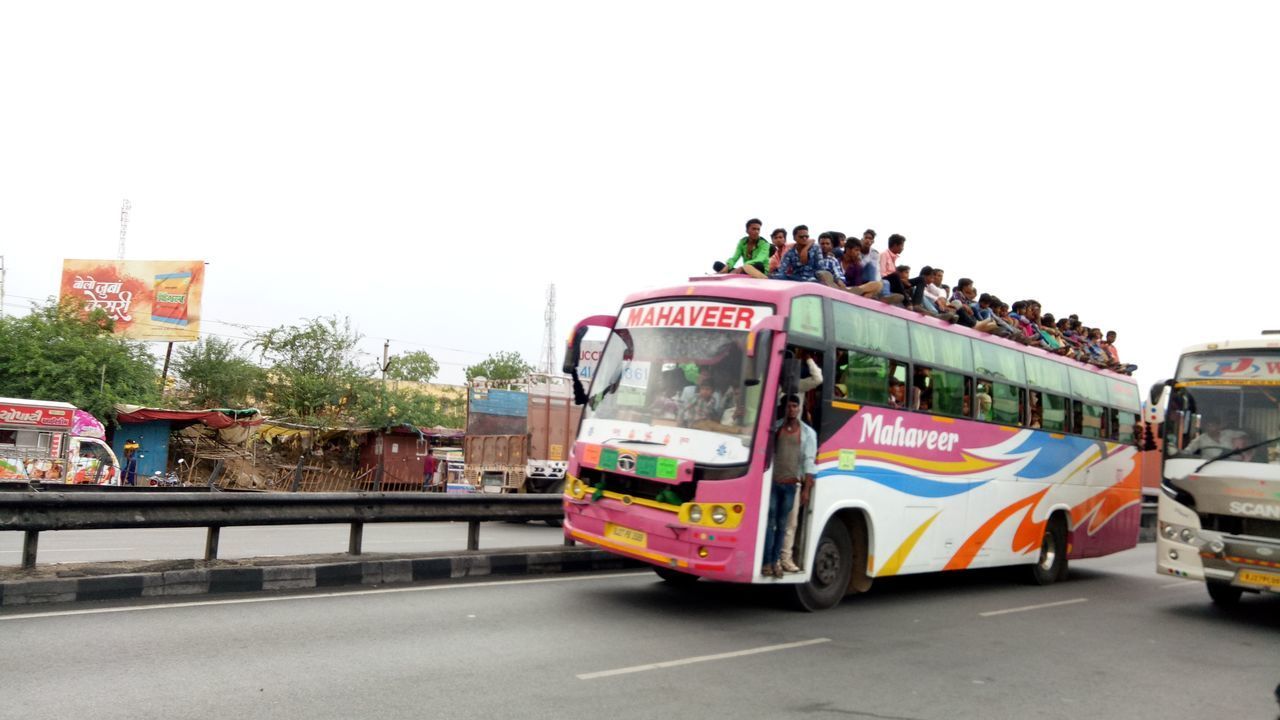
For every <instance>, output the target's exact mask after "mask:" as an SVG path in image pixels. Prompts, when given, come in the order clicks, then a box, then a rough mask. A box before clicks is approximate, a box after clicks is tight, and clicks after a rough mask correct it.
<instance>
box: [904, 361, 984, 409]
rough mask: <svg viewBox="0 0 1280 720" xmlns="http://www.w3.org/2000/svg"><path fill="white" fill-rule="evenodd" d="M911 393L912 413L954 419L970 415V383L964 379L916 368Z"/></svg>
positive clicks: (965, 377)
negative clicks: (951, 417)
mask: <svg viewBox="0 0 1280 720" xmlns="http://www.w3.org/2000/svg"><path fill="white" fill-rule="evenodd" d="M912 389H913V390H914V391H915V395H916V397H915V398H914V402H915V408H914V409H917V410H920V411H922V412H931V413H935V414H938V415H953V416H956V417H972V415H973V380H972V379H970V378H969V377H967V376H965V375H961V374H960V373H957V372H952V371H950V370H940V369H936V368H928V367H924V366H921V365H917V366H916V371H915V377H914V379H913V381H912Z"/></svg>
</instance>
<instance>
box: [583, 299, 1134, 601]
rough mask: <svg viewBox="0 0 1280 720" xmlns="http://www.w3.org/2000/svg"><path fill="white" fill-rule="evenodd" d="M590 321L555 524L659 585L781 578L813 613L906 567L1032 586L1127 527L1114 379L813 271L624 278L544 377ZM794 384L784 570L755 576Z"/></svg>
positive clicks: (1127, 424)
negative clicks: (796, 423) (583, 380)
mask: <svg viewBox="0 0 1280 720" xmlns="http://www.w3.org/2000/svg"><path fill="white" fill-rule="evenodd" d="M591 327H599V328H605V329H607V330H608V333H609V335H608V340H607V342H606V344H605V347H604V350H603V352H602V353H601V356H600V361H599V364H598V366H597V367H596V368H595V371H594V373H593V375H592V378H591V384H590V387H589V388H588V389H585V390H583V391H582V392H581V393H580V397H579V400H580V401H581V402H583V404H585V407H584V409H583V415H582V421H581V424H580V427H579V431H578V437H577V441H576V443H575V444H574V446H573V452H572V455H571V457H570V461H569V466H568V471H567V477H566V483H565V492H564V509H565V520H564V530H565V535H566V537H567V538H571V539H573V540H576V541H579V542H583V543H586V544H589V545H594V546H597V547H600V548H604V549H606V550H609V551H611V552H614V553H617V554H619V555H623V556H626V557H630V558H636V559H639V560H643V561H645V562H648V563H650V564H652V565H653V567H654V569H655V571H656V572H657V573H658V574H659V575H660V576H661V577H662V578H663V579H664V580H667V581H669V582H675V583H679V582H690V581H693V580H696V579H698V578H707V579H710V580H718V581H725V582H737V583H771V584H778V585H785V586H787V587H788V588H789V590H790V591H792V592H793V593H794V595H795V600H796V602H797V604H798V605H799V606H800V607H802V608H804V609H807V610H817V609H822V608H827V607H831V606H833V605H835V604H837V603H839V602H840V600H841V598H843V597H844V596H845V595H846V594H848V593H853V592H862V591H865V590H867V589H868V588H869V587H870V586H871V583H872V581H873V579H874V578H877V577H888V576H893V575H903V574H908V573H922V572H935V571H941V570H962V569H967V568H978V567H993V566H1002V565H1025V566H1027V574H1028V577H1029V578H1030V579H1031V580H1033V581H1034V582H1037V583H1040V584H1048V583H1051V582H1054V581H1056V580H1060V579H1063V578H1065V576H1066V569H1067V560H1068V558H1085V557H1093V556H1098V555H1105V554H1108V553H1113V552H1117V551H1120V550H1124V549H1126V548H1131V547H1133V546H1134V545H1135V544H1136V542H1137V535H1138V525H1139V515H1140V497H1141V487H1140V477H1141V472H1140V467H1139V464H1140V460H1139V454H1138V452H1137V450H1138V448H1137V438H1136V433H1135V427H1136V425H1137V422H1138V416H1139V400H1138V392H1137V389H1136V386H1135V385H1134V382H1133V380H1132V379H1131V378H1129V377H1127V376H1124V375H1120V374H1116V373H1112V372H1109V371H1105V370H1099V369H1097V368H1094V367H1092V366H1087V365H1084V364H1081V363H1079V362H1075V361H1072V360H1068V359H1064V358H1061V357H1059V356H1056V355H1053V354H1050V353H1047V352H1044V351H1042V350H1039V349H1035V348H1029V347H1026V346H1023V345H1020V344H1018V343H1015V342H1011V341H1008V340H1004V339H1002V338H998V337H994V336H991V335H986V334H983V333H979V332H974V331H972V330H969V329H967V328H963V327H959V326H953V325H949V324H947V323H945V322H942V321H939V320H937V319H934V318H930V317H924V316H920V315H917V314H914V313H911V312H908V311H905V310H902V309H900V308H896V307H891V306H888V305H885V304H882V303H878V302H874V301H869V300H864V299H863V298H860V297H855V296H852V295H851V294H848V293H844V292H840V291H837V290H832V289H830V288H826V287H823V286H820V285H817V284H814V283H793V282H781V281H773V280H753V279H747V278H741V276H717V277H709V278H694V279H691V280H690V281H689V282H688V283H686V284H682V285H679V286H675V287H669V288H663V289H659V290H652V291H647V292H643V293H637V294H635V295H632V296H630V297H629V298H627V300H626V302H625V303H624V304H623V306H622V309H621V310H620V312H619V313H618V314H617V316H616V317H615V316H596V317H592V318H588V319H586V320H583V321H582V322H581V323H579V324H578V326H577V327H576V328H575V330H574V333H573V335H572V336H571V338H570V341H569V347H568V350H567V352H566V356H565V357H566V362H565V371H566V372H569V373H570V374H574V370H575V367H574V365H575V363H576V361H577V358H578V357H579V352H578V350H579V348H580V345H581V343H582V341H583V338H584V337H585V335H586V334H587V331H588V329H589V328H591ZM811 361H812V362H811ZM812 369H817V370H819V372H820V375H821V382H820V383H819V382H818V375H817V374H815V373H813V372H812ZM704 384H705V385H710V386H711V390H710V391H707V390H705V389H704V390H702V391H701V392H703V395H704V403H703V406H702V407H703V408H704V412H703V413H700V414H699V415H697V416H690V414H689V412H687V408H689V407H690V401H691V400H692V399H693V398H694V396H695V395H696V394H697V393H699V392H700V391H699V385H704ZM814 385H816V387H810V386H814ZM799 388H809V389H807V390H805V391H803V392H802V393H801V396H802V404H803V410H802V417H803V419H804V422H806V423H807V424H808V425H810V427H812V428H813V429H814V430H815V431H816V434H817V438H818V446H817V456H816V465H817V472H816V480H815V482H814V487H813V490H812V492H811V493H810V496H809V500H808V503H807V504H805V505H803V506H802V507H800V508H799V510H798V511H797V512H798V521H797V523H796V524H797V531H796V533H795V542H794V544H793V545H792V547H791V548H790V550H791V557H792V558H793V562H794V563H795V564H796V565H798V566H799V567H800V570H801V571H800V572H798V573H789V574H785V575H782V576H781V577H773V576H766V575H764V574H762V572H761V565H762V562H761V561H762V557H763V552H764V550H763V545H764V542H763V541H764V528H765V525H766V524H767V513H768V502H769V496H770V487H771V483H772V459H773V452H772V450H773V448H772V445H773V442H772V433H773V429H774V426H775V422H776V421H777V420H778V419H780V418H781V415H780V413H779V401H780V400H781V399H782V397H783V395H784V394H785V393H787V392H797V391H798V389H799ZM708 395H709V396H710V397H711V398H712V401H710V402H708V401H707V400H706V399H705V398H706V397H707V396H708ZM708 405H710V406H712V407H714V408H715V409H714V411H712V412H710V413H707V412H705V408H706V407H707V406H708Z"/></svg>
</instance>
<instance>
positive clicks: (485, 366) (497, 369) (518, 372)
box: [466, 352, 533, 383]
mask: <svg viewBox="0 0 1280 720" xmlns="http://www.w3.org/2000/svg"><path fill="white" fill-rule="evenodd" d="M531 372H533V366H532V365H530V364H529V363H527V362H525V360H524V358H523V357H521V356H520V353H518V352H496V353H493V354H491V355H489V357H487V358H485V359H484V360H481V361H480V362H478V363H476V364H475V365H471V366H469V367H467V369H466V374H467V382H471V381H472V380H475V379H476V378H478V377H483V378H487V379H488V380H489V381H490V382H496V383H511V382H514V381H516V380H519V379H521V378H523V377H525V376H526V375H528V374H529V373H531Z"/></svg>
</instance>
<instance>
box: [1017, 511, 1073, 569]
mask: <svg viewBox="0 0 1280 720" xmlns="http://www.w3.org/2000/svg"><path fill="white" fill-rule="evenodd" d="M1066 577H1067V525H1066V522H1065V521H1064V520H1063V519H1062V515H1054V516H1053V517H1051V518H1049V522H1048V523H1047V524H1046V525H1045V528H1044V539H1043V540H1041V541H1040V556H1039V557H1038V558H1036V562H1035V564H1034V565H1031V566H1030V567H1029V568H1028V570H1027V575H1026V579H1027V582H1028V583H1030V584H1032V585H1052V584H1053V583H1055V582H1057V581H1058V580H1065V579H1066Z"/></svg>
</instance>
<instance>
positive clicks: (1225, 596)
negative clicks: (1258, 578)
mask: <svg viewBox="0 0 1280 720" xmlns="http://www.w3.org/2000/svg"><path fill="white" fill-rule="evenodd" d="M1204 585H1205V587H1206V588H1208V590H1209V599H1210V600H1213V604H1214V605H1217V606H1218V607H1222V608H1231V607H1235V606H1236V605H1237V604H1239V603H1240V596H1241V595H1243V594H1244V590H1243V589H1241V588H1238V587H1235V586H1233V585H1232V584H1231V583H1225V582H1221V581H1218V580H1209V581H1207V582H1206V583H1205V584H1204Z"/></svg>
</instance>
